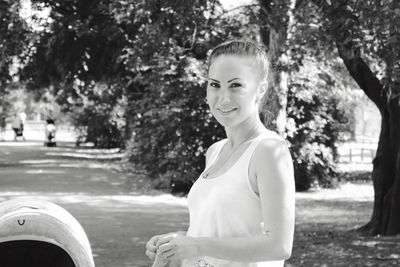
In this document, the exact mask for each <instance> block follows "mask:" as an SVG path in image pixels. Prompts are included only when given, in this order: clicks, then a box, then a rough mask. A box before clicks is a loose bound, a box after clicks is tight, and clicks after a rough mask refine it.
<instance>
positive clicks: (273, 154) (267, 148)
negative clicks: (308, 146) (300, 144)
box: [252, 132, 293, 179]
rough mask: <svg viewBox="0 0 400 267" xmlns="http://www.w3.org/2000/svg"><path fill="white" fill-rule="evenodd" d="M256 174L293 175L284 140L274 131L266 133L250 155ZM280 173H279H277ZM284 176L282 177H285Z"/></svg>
mask: <svg viewBox="0 0 400 267" xmlns="http://www.w3.org/2000/svg"><path fill="white" fill-rule="evenodd" d="M252 165H253V166H254V170H255V172H256V176H257V177H260V176H266V177H270V176H271V174H275V175H274V176H275V177H278V176H279V177H282V174H283V176H285V177H288V176H290V177H293V162H292V157H291V155H290V151H289V147H288V144H287V143H286V141H285V140H284V139H283V138H282V137H280V136H279V135H278V134H276V133H275V132H271V133H269V134H266V135H265V137H263V139H262V140H261V141H260V143H259V144H258V146H257V148H256V149H255V151H254V154H253V157H252ZM278 174H281V175H278ZM285 177H282V178H283V179H285Z"/></svg>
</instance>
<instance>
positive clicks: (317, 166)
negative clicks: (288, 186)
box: [287, 73, 347, 191]
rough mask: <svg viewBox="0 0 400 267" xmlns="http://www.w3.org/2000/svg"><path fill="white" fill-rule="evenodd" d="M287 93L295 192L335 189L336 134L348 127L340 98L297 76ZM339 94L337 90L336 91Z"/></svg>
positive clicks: (289, 139)
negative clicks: (315, 188)
mask: <svg viewBox="0 0 400 267" xmlns="http://www.w3.org/2000/svg"><path fill="white" fill-rule="evenodd" d="M295 80H296V82H292V83H291V84H290V87H289V92H288V105H287V114H288V123H287V139H288V141H289V142H290V144H291V153H292V157H293V160H294V170H295V180H296V189H297V190H298V191H304V190H307V189H309V188H310V187H312V186H323V187H330V186H334V185H335V182H336V180H335V177H336V176H337V172H336V162H337V148H336V142H337V140H338V137H339V133H340V132H343V131H345V129H346V127H347V117H346V113H345V111H344V110H343V109H341V108H340V106H341V105H339V102H340V97H338V95H340V94H335V93H334V92H333V91H332V90H329V89H327V88H326V87H327V85H326V83H324V81H323V79H321V80H320V79H317V80H310V79H305V78H304V77H301V73H300V75H299V76H297V77H296V78H295ZM337 90H339V89H337Z"/></svg>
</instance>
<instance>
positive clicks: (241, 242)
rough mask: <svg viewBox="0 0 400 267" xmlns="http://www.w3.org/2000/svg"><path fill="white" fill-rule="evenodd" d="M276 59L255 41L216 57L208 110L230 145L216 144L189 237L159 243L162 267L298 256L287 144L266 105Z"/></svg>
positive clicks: (228, 47)
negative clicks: (262, 112) (269, 124)
mask: <svg viewBox="0 0 400 267" xmlns="http://www.w3.org/2000/svg"><path fill="white" fill-rule="evenodd" d="M268 64H269V62H268V58H267V56H266V54H265V52H264V51H263V50H262V49H261V48H259V47H258V46H257V45H255V44H254V43H252V42H248V41H239V40H234V41H229V42H226V43H223V44H221V45H219V46H217V47H216V48H215V49H214V50H213V51H212V53H211V55H210V59H209V70H208V86H207V103H208V105H209V107H210V110H211V113H212V114H213V116H214V117H215V118H216V120H217V121H218V122H219V123H220V124H221V125H222V126H223V127H224V128H225V131H226V135H227V138H226V139H224V140H221V141H219V142H216V143H215V144H213V145H211V146H210V148H209V149H208V151H207V154H206V168H205V170H204V172H203V173H202V174H201V175H200V177H199V178H198V180H197V181H196V182H195V183H194V184H193V186H192V188H191V190H190V192H189V194H188V207H189V212H190V223H189V229H188V231H187V232H176V233H169V234H165V235H158V236H154V237H152V238H151V239H150V240H149V241H148V243H147V245H146V248H147V250H146V255H148V256H149V258H150V259H155V258H156V257H157V260H156V263H155V265H154V266H163V265H165V266H168V265H169V266H184V267H188V266H199V267H200V266H209V267H210V266H215V267H220V266H230V267H236V266H237V267H239V266H240V267H250V266H252V267H253V266H254V267H255V266H269V267H272V266H274V267H275V266H283V263H284V260H285V259H288V258H289V257H290V255H291V250H292V243H293V233H294V215H295V214H294V209H295V186H294V175H293V164H292V159H291V156H290V153H289V150H288V147H287V145H286V142H285V141H284V140H283V139H282V138H281V137H280V136H278V135H277V134H276V133H275V132H272V131H270V130H268V129H266V128H265V126H264V125H263V123H262V122H261V120H260V118H259V112H258V111H259V110H258V109H259V103H260V100H261V98H262V97H263V95H264V94H265V92H266V90H267V76H268V69H269V68H268Z"/></svg>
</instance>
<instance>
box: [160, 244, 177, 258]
mask: <svg viewBox="0 0 400 267" xmlns="http://www.w3.org/2000/svg"><path fill="white" fill-rule="evenodd" d="M157 255H160V256H161V257H163V258H164V259H169V258H170V257H172V256H173V255H175V250H174V249H173V246H172V245H171V244H169V243H167V244H163V245H161V246H160V247H159V248H158V250H157Z"/></svg>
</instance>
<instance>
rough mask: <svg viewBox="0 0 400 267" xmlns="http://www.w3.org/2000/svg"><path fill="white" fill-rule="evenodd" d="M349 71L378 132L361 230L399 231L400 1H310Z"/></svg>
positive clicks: (378, 231) (393, 232) (370, 232)
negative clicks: (371, 193)
mask: <svg viewBox="0 0 400 267" xmlns="http://www.w3.org/2000/svg"><path fill="white" fill-rule="evenodd" d="M313 2H314V3H315V4H316V5H317V6H318V7H319V9H320V10H321V11H322V14H323V17H324V19H325V21H324V28H325V29H326V32H327V33H328V34H329V36H330V38H331V40H332V41H333V42H334V43H335V44H336V47H337V51H338V53H339V56H340V57H341V59H342V60H343V63H344V65H345V66H346V68H347V70H348V72H349V74H350V75H351V76H352V77H353V79H354V80H355V81H356V82H357V84H358V85H359V87H360V88H361V89H362V90H363V91H364V92H365V94H366V95H367V96H368V97H369V99H371V101H372V102H373V103H375V105H376V106H377V107H378V109H379V111H380V113H381V116H382V123H381V133H380V136H379V143H378V149H377V154H376V157H375V158H374V160H373V166H374V167H373V171H372V180H373V184H374V190H375V198H374V208H373V213H372V217H371V220H370V221H369V223H367V224H366V225H365V226H363V227H361V229H360V231H361V232H362V233H366V234H371V235H377V234H383V235H394V234H398V233H400V119H399V118H400V38H399V36H400V35H399V34H400V3H399V2H398V1H379V0H377V1H363V2H362V3H361V2H358V1H352V0H347V1H346V0H340V1H332V2H330V1H324V0H315V1H313Z"/></svg>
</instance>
